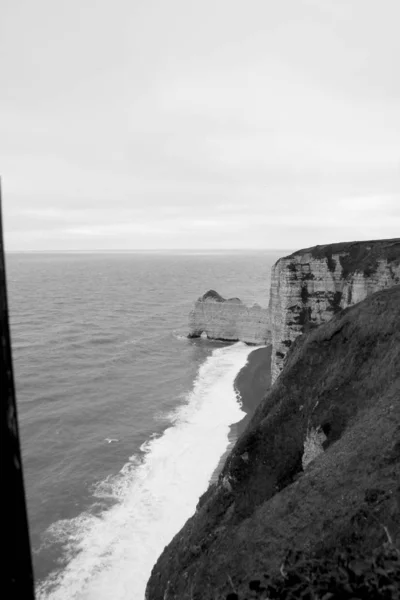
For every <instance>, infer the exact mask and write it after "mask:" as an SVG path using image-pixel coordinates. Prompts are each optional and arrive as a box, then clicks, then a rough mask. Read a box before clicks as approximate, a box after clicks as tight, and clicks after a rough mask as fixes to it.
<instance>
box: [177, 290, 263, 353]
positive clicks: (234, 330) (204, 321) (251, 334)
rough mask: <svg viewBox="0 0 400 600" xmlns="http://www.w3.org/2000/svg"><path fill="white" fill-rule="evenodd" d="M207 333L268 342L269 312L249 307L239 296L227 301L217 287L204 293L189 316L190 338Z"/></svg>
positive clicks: (219, 337)
mask: <svg viewBox="0 0 400 600" xmlns="http://www.w3.org/2000/svg"><path fill="white" fill-rule="evenodd" d="M203 333H204V334H206V335H207V337H208V338H209V339H211V340H223V341H229V342H237V341H241V342H246V343H247V344H267V343H270V340H271V332H270V320H269V311H268V309H266V308H261V306H259V305H258V304H254V305H253V306H246V305H245V304H243V302H241V300H239V298H229V299H228V300H226V299H225V298H223V297H222V296H220V295H219V294H218V293H217V292H215V291H214V290H210V291H209V292H207V293H206V294H204V296H201V297H200V298H199V299H198V300H197V301H196V303H195V306H194V309H193V310H192V311H191V313H190V316H189V337H191V338H195V337H200V336H201V335H202V334H203Z"/></svg>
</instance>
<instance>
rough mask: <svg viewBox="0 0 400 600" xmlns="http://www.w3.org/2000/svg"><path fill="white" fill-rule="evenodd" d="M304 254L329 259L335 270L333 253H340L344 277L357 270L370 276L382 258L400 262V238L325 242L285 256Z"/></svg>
mask: <svg viewBox="0 0 400 600" xmlns="http://www.w3.org/2000/svg"><path fill="white" fill-rule="evenodd" d="M302 254H310V256H311V258H313V259H327V260H328V267H329V268H330V270H331V271H335V263H334V261H332V255H338V254H339V255H340V264H341V266H342V277H347V276H348V275H351V274H353V273H355V272H357V273H364V274H365V275H367V276H368V275H370V274H371V273H372V272H374V271H376V269H377V268H378V264H379V261H380V260H386V261H387V262H389V263H391V262H394V263H396V264H398V263H399V262H400V238H393V239H388V240H369V241H366V242H340V243H338V244H324V245H322V246H313V247H311V248H303V249H302V250H297V251H296V252H293V253H292V254H290V255H289V256H286V257H285V258H286V259H288V258H292V257H296V256H300V255H302Z"/></svg>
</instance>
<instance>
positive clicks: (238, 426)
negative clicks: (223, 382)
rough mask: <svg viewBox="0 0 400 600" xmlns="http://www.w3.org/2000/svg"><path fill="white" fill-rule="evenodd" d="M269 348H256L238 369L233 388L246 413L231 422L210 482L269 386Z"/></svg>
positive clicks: (222, 464)
mask: <svg viewBox="0 0 400 600" xmlns="http://www.w3.org/2000/svg"><path fill="white" fill-rule="evenodd" d="M271 350H272V346H264V347H262V348H256V349H255V350H253V352H251V353H250V354H249V356H248V359H247V363H246V364H245V366H244V367H243V368H242V369H241V370H240V371H239V373H238V374H237V376H236V379H235V383H234V386H235V390H236V391H237V393H238V394H239V395H240V399H241V402H242V407H241V408H242V410H243V411H244V412H245V413H246V415H245V416H244V417H243V419H241V420H240V421H238V422H237V423H233V424H232V425H231V427H230V432H229V434H228V439H229V445H228V447H227V449H226V451H225V452H224V454H223V455H222V456H221V458H220V460H219V462H218V466H217V467H216V469H215V471H214V473H213V474H212V477H211V479H210V483H215V482H216V481H217V479H218V476H219V474H220V472H221V470H222V468H223V466H224V464H225V460H226V457H227V456H228V454H229V452H230V451H231V450H232V448H233V446H234V445H235V443H236V440H237V439H238V438H239V436H240V435H241V434H242V433H243V431H244V430H245V429H246V426H247V423H248V422H249V421H250V419H251V417H252V416H253V414H254V411H255V409H256V408H257V406H258V404H259V403H260V402H261V400H262V398H263V397H264V396H265V395H266V394H267V392H268V391H269V389H270V387H271Z"/></svg>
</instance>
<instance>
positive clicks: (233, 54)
mask: <svg viewBox="0 0 400 600" xmlns="http://www.w3.org/2000/svg"><path fill="white" fill-rule="evenodd" d="M1 13H2V14H1V21H0V69H1V79H0V90H1V91H0V172H1V175H2V182H3V185H2V187H3V212H4V220H5V223H4V225H5V230H6V232H5V233H6V248H7V249H8V250H18V249H20V250H31V249H35V250H46V249H55V250H63V249H106V248H110V249H117V248H120V249H128V248H142V249H150V248H300V247H305V246H310V245H313V244H317V243H328V242H334V241H341V240H353V239H371V238H383V237H395V236H400V67H399V57H400V35H399V22H400V2H399V0H279V1H278V0H195V1H194V0H68V2H67V1H65V0H34V1H33V0H2V8H1Z"/></svg>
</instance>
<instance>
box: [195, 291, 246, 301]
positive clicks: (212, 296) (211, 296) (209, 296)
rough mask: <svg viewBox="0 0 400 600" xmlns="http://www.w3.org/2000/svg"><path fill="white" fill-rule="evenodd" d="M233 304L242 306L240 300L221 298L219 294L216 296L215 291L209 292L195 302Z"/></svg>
mask: <svg viewBox="0 0 400 600" xmlns="http://www.w3.org/2000/svg"><path fill="white" fill-rule="evenodd" d="M207 301H208V302H210V301H211V302H235V303H236V304H243V303H242V301H241V300H240V298H223V296H221V294H218V292H216V291H215V290H209V291H208V292H206V293H205V294H203V295H202V296H200V298H199V299H198V300H197V302H207Z"/></svg>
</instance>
